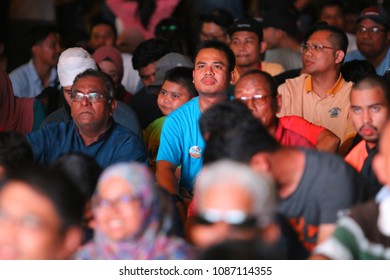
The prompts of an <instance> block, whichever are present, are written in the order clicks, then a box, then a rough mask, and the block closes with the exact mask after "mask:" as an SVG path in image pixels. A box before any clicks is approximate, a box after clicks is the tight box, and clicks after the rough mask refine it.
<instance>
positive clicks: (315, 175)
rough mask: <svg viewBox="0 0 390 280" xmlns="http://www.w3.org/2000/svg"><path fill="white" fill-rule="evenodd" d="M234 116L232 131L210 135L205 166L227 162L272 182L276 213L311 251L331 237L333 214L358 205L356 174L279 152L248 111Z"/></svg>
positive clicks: (304, 152)
mask: <svg viewBox="0 0 390 280" xmlns="http://www.w3.org/2000/svg"><path fill="white" fill-rule="evenodd" d="M230 102H234V103H235V104H236V105H237V107H238V106H243V105H242V104H240V103H237V102H236V101H230ZM223 105H225V104H223V103H221V104H217V105H214V107H212V108H210V109H209V110H216V108H218V107H219V106H223ZM244 109H246V107H245V106H244ZM237 112H239V113H237V115H236V119H237V120H236V121H235V122H232V123H231V125H230V128H229V127H228V126H226V125H223V124H222V126H223V127H224V128H225V129H224V130H220V131H217V132H214V133H211V134H210V135H209V138H208V140H207V141H206V149H205V151H204V156H203V159H204V164H208V163H210V162H214V161H216V160H219V159H222V158H228V159H232V160H236V161H240V162H244V163H248V164H250V165H251V167H252V168H253V169H254V170H256V171H258V172H265V173H267V174H269V175H270V176H272V177H273V179H274V180H275V183H276V184H277V185H278V187H279V188H278V196H279V205H278V207H277V208H278V213H280V214H281V215H283V216H285V217H286V218H287V220H288V221H289V223H290V224H291V226H292V227H293V228H294V230H295V231H296V232H297V234H298V236H299V239H300V241H301V242H302V243H303V245H304V246H305V248H306V249H307V250H308V251H311V250H312V249H313V248H314V246H315V245H316V244H318V243H321V242H322V241H324V240H325V239H326V238H327V237H328V236H330V235H331V234H332V232H333V230H334V228H335V222H336V219H337V213H338V212H339V211H340V210H344V209H348V208H350V207H351V206H352V205H353V204H355V203H357V202H359V201H361V196H362V189H363V187H362V184H361V182H360V178H359V176H358V174H357V172H356V171H355V170H354V169H353V168H352V167H351V166H349V165H348V164H346V163H345V162H344V161H343V160H342V159H341V158H339V157H338V156H337V155H333V154H330V153H322V152H318V151H315V150H313V149H304V148H295V147H283V146H280V145H279V144H278V143H277V141H276V140H275V139H274V138H273V137H272V136H271V135H270V134H269V133H268V131H267V130H266V128H265V127H264V126H263V125H262V124H261V123H260V122H259V121H258V120H257V119H256V118H255V117H253V116H252V114H251V112H250V111H249V110H246V112H245V111H244V110H243V109H238V110H237ZM204 114H206V112H205V113H204ZM201 119H202V118H201ZM223 121H224V120H223Z"/></svg>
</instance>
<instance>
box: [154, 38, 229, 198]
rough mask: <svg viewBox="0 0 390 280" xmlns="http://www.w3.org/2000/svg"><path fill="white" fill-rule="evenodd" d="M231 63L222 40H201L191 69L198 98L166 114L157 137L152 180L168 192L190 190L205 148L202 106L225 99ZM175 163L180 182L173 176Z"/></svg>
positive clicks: (227, 50) (203, 109)
mask: <svg viewBox="0 0 390 280" xmlns="http://www.w3.org/2000/svg"><path fill="white" fill-rule="evenodd" d="M234 64H235V58H234V54H233V52H232V51H231V50H230V48H229V47H228V46H227V45H225V44H224V43H222V42H218V41H205V42H203V43H202V44H201V46H200V48H199V50H198V52H197V54H196V56H195V63H194V71H193V77H194V85H195V88H196V90H197V91H198V93H199V97H197V98H194V99H192V100H191V101H189V102H187V103H186V104H184V105H183V106H181V107H180V108H178V109H177V110H175V111H174V112H172V113H171V114H169V115H168V117H167V118H166V120H165V122H164V126H163V129H162V134H161V138H160V148H159V150H158V155H157V170H156V179H157V182H158V184H159V185H160V186H162V187H163V188H165V189H166V190H168V191H169V192H170V193H171V194H178V193H179V189H180V188H183V189H185V190H186V191H187V192H188V193H190V194H192V192H193V183H194V179H195V176H196V175H197V174H198V172H199V170H200V169H201V167H202V158H203V150H204V147H205V143H204V140H203V137H202V134H201V132H200V129H199V118H200V115H201V113H202V112H204V111H205V110H206V109H208V108H210V107H211V106H213V105H214V104H217V103H219V102H221V101H222V100H227V99H228V97H227V93H226V89H227V87H228V85H229V83H231V81H232V80H233V78H234V72H233V70H234ZM179 166H181V175H180V182H179V181H178V180H177V178H176V176H175V171H176V169H177V167H179Z"/></svg>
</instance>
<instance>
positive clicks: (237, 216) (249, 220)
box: [194, 210, 257, 228]
mask: <svg viewBox="0 0 390 280" xmlns="http://www.w3.org/2000/svg"><path fill="white" fill-rule="evenodd" d="M194 221H195V223H197V224H201V225H206V226H211V225H214V224H216V223H219V222H224V223H226V224H229V225H230V226H234V227H238V228H242V227H255V226H256V225H257V219H256V217H255V216H253V215H250V214H247V213H245V212H244V211H241V210H228V211H220V210H206V211H203V212H201V213H200V214H198V215H196V216H195V218H194Z"/></svg>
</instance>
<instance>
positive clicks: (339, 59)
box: [335, 50, 345, 64]
mask: <svg viewBox="0 0 390 280" xmlns="http://www.w3.org/2000/svg"><path fill="white" fill-rule="evenodd" d="M344 57H345V53H344V52H343V51H341V50H337V51H336V54H335V63H336V64H341V63H342V61H343V59H344Z"/></svg>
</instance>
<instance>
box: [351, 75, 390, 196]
mask: <svg viewBox="0 0 390 280" xmlns="http://www.w3.org/2000/svg"><path fill="white" fill-rule="evenodd" d="M389 106H390V88H389V85H388V82H387V81H386V80H385V78H382V77H380V76H376V75H375V76H374V75H372V76H368V77H366V78H363V79H362V80H360V81H359V82H358V83H357V84H356V85H354V86H353V88H352V91H351V117H352V121H353V124H354V126H355V127H356V130H357V131H358V133H359V135H360V136H361V138H363V140H362V141H360V143H359V144H357V145H356V146H355V147H354V148H353V149H352V150H351V151H350V152H349V153H348V155H347V156H346V157H345V161H346V162H348V163H350V164H351V165H352V166H353V167H355V169H356V170H357V171H359V172H360V173H361V174H362V176H363V178H364V179H366V180H367V183H369V193H368V195H369V197H370V198H372V197H374V196H375V195H376V194H377V193H378V191H379V190H380V188H381V187H382V184H380V183H379V182H378V180H377V178H376V176H375V174H374V172H373V170H372V160H373V158H374V156H375V155H376V154H377V153H378V142H379V139H380V137H381V135H382V133H383V129H384V128H385V126H386V122H387V119H388V118H389V116H390V111H389Z"/></svg>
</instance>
